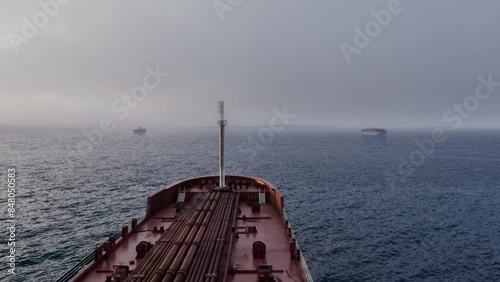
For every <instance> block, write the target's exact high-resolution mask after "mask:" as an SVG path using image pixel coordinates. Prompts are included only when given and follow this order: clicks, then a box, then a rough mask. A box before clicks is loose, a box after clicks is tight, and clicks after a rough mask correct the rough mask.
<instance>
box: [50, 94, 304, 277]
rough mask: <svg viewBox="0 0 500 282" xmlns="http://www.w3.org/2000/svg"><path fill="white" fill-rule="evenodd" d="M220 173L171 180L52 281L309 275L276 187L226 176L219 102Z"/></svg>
mask: <svg viewBox="0 0 500 282" xmlns="http://www.w3.org/2000/svg"><path fill="white" fill-rule="evenodd" d="M218 108H219V113H220V120H219V121H218V125H219V175H213V176H200V177H195V178H191V179H186V180H183V181H180V182H178V183H175V184H173V185H171V186H168V187H166V188H164V189H163V190H161V191H159V192H157V193H155V194H153V195H151V196H149V197H148V199H147V212H146V216H145V218H144V219H142V220H141V221H138V220H137V219H136V218H133V219H132V220H131V224H130V225H125V226H123V227H122V230H121V232H118V233H116V234H114V235H113V236H111V237H110V238H109V240H107V241H106V242H104V243H103V244H102V245H100V246H99V247H97V248H96V249H95V250H93V252H92V253H91V254H89V255H88V256H87V257H85V258H84V259H83V260H82V261H81V262H80V263H78V264H77V265H75V266H74V267H73V268H72V269H71V270H69V271H68V272H67V273H66V274H64V275H63V276H62V277H61V278H60V279H59V280H57V281H58V282H63V281H73V282H104V281H112V282H122V281H129V282H146V281H147V282H150V281H152V282H166V281H175V282H182V281H195V282H199V281H211V282H215V281H228V282H249V281H258V282H265V281H271V282H272V281H276V282H278V281H279V282H292V281H295V282H297V281H308V282H309V281H313V280H312V277H311V275H310V273H309V269H308V267H307V264H306V262H305V260H304V256H303V254H302V252H301V249H300V247H299V244H298V242H297V238H296V236H295V234H294V232H293V229H292V227H291V224H290V222H289V220H288V218H287V215H286V213H285V211H284V204H285V202H284V199H283V196H282V195H281V194H280V192H279V191H278V189H277V188H276V187H275V186H274V185H273V184H271V183H270V182H268V181H267V180H264V179H262V178H258V177H252V176H240V175H225V170H224V133H225V126H226V125H227V122H226V120H224V102H222V101H220V102H219V104H218Z"/></svg>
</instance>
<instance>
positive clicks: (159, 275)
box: [150, 208, 204, 282]
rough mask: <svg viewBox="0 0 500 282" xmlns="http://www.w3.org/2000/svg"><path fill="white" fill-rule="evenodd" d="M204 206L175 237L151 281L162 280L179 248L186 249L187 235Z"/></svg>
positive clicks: (201, 213)
mask: <svg viewBox="0 0 500 282" xmlns="http://www.w3.org/2000/svg"><path fill="white" fill-rule="evenodd" d="M203 214H204V213H203V208H202V209H198V210H196V211H195V212H194V213H193V215H192V216H191V217H190V219H189V221H188V223H187V224H185V225H184V227H183V229H182V232H181V234H180V235H179V236H178V237H177V238H176V239H175V242H174V244H173V246H172V248H171V249H170V250H169V252H168V253H167V256H166V257H165V258H164V259H163V261H162V262H161V265H160V267H159V268H157V270H156V271H155V273H154V274H153V277H152V278H151V279H150V281H151V282H160V281H161V280H162V279H163V277H164V276H165V274H166V271H167V270H168V268H169V267H170V265H171V264H172V262H173V261H174V259H175V257H176V256H177V254H178V252H179V250H181V249H184V247H185V244H184V242H185V241H186V239H187V236H188V235H190V234H191V231H192V230H193V228H194V223H195V222H196V220H197V219H198V217H200V216H201V215H203Z"/></svg>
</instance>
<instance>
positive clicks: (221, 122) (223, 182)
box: [217, 101, 227, 188]
mask: <svg viewBox="0 0 500 282" xmlns="http://www.w3.org/2000/svg"><path fill="white" fill-rule="evenodd" d="M218 111H219V114H220V119H219V121H218V122H217V124H218V125H219V187H221V188H222V187H226V178H225V176H224V173H225V172H224V127H225V126H226V125H227V120H224V101H219V103H218Z"/></svg>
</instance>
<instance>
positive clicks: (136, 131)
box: [134, 126, 146, 135]
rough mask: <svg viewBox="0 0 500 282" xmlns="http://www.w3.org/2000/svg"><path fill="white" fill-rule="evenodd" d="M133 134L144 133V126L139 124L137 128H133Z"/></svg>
mask: <svg viewBox="0 0 500 282" xmlns="http://www.w3.org/2000/svg"><path fill="white" fill-rule="evenodd" d="M134 135H146V128H142V127H141V126H139V128H137V129H134Z"/></svg>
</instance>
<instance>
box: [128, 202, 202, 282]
mask: <svg viewBox="0 0 500 282" xmlns="http://www.w3.org/2000/svg"><path fill="white" fill-rule="evenodd" d="M204 196H205V197H206V195H204ZM205 197H201V195H199V194H197V195H196V196H195V197H193V199H192V201H191V203H190V205H188V206H187V207H186V209H185V212H184V213H181V214H180V215H179V216H178V218H176V219H175V220H174V222H173V223H172V224H171V225H170V226H169V228H167V230H166V232H165V234H163V235H162V236H161V237H160V239H159V240H158V241H157V243H156V244H155V246H154V247H153V249H152V250H150V251H149V252H148V254H147V255H146V257H145V258H144V259H143V260H142V261H141V263H140V264H139V265H138V266H137V267H136V269H135V270H134V271H133V272H132V274H131V275H130V276H129V279H127V281H130V282H139V281H143V278H134V275H144V274H145V273H147V272H148V271H149V268H150V267H152V266H153V265H156V261H157V260H159V256H158V253H161V252H163V251H164V249H165V248H166V247H167V244H165V242H169V241H171V240H172V239H171V238H169V237H172V236H174V235H175V234H177V233H178V231H179V230H180V229H181V227H182V223H183V221H184V220H185V219H186V218H187V217H188V215H189V212H188V211H189V210H192V209H194V208H195V207H196V206H197V205H198V204H199V203H200V201H203V198H205Z"/></svg>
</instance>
